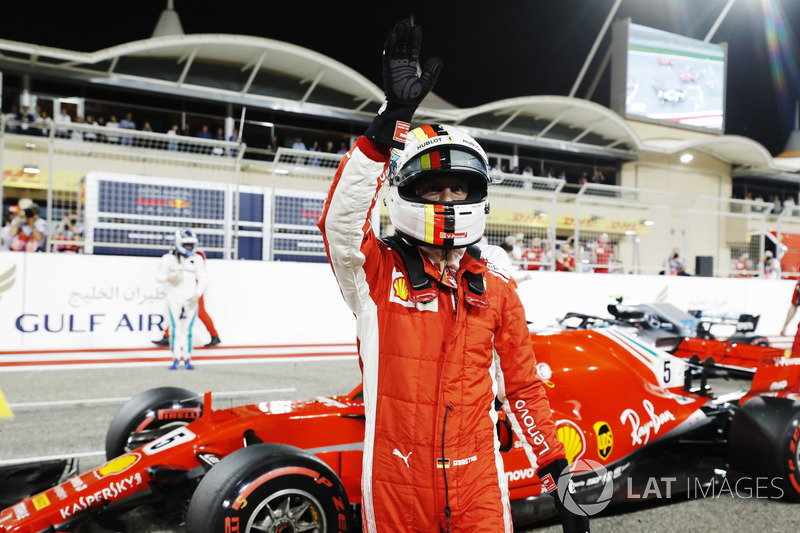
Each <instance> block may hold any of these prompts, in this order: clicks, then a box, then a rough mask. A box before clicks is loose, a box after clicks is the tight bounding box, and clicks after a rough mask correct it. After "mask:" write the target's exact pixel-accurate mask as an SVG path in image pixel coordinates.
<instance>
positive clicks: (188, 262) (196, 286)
mask: <svg viewBox="0 0 800 533" xmlns="http://www.w3.org/2000/svg"><path fill="white" fill-rule="evenodd" d="M195 246H197V237H196V236H195V235H194V233H192V232H191V231H189V230H178V231H176V232H175V245H174V246H173V247H172V249H171V250H170V251H169V252H168V253H166V254H164V255H163V256H161V262H160V263H159V265H158V272H157V273H156V281H159V282H161V283H164V284H166V286H167V291H166V292H167V307H168V311H169V327H170V330H171V331H172V335H170V351H171V352H172V366H170V367H169V368H170V370H177V369H178V367H179V366H180V362H181V360H183V363H184V365H185V366H186V369H187V370H194V366H193V365H192V327H193V326H194V320H195V318H196V317H197V307H198V305H197V304H198V301H199V300H200V297H201V296H202V295H203V293H204V292H205V290H206V266H205V261H204V260H203V258H202V257H201V256H199V255H197V254H195V253H194V247H195Z"/></svg>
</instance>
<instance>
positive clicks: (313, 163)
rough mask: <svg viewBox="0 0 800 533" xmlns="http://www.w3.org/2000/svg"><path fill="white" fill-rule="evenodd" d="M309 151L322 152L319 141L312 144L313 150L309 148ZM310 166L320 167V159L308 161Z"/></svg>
mask: <svg viewBox="0 0 800 533" xmlns="http://www.w3.org/2000/svg"><path fill="white" fill-rule="evenodd" d="M308 151H309V152H320V151H321V150H320V149H319V141H314V142H313V143H312V144H311V148H309V149H308ZM308 164H309V165H311V166H314V167H318V166H319V158H318V157H312V158H311V159H309V160H308Z"/></svg>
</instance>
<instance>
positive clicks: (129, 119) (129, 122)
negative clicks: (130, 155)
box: [119, 113, 136, 146]
mask: <svg viewBox="0 0 800 533" xmlns="http://www.w3.org/2000/svg"><path fill="white" fill-rule="evenodd" d="M119 129H121V130H135V129H136V122H134V121H133V113H127V114H126V115H125V118H123V119H122V120H121V121H120V122H119ZM122 145H123V146H131V145H133V138H131V137H123V138H122Z"/></svg>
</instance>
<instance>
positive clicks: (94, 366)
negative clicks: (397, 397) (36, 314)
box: [0, 354, 358, 373]
mask: <svg viewBox="0 0 800 533" xmlns="http://www.w3.org/2000/svg"><path fill="white" fill-rule="evenodd" d="M357 359H358V355H356V354H345V355H325V356H316V355H313V356H302V355H300V356H285V357H274V356H272V357H270V356H267V355H265V356H263V357H262V356H255V357H248V358H246V359H235V358H233V357H231V358H227V357H226V358H220V359H216V360H206V361H204V360H202V359H199V358H198V357H192V364H193V365H194V366H195V367H199V366H211V365H232V364H247V363H291V362H293V363H315V362H320V361H355V360H357ZM171 360H172V359H171V358H170V359H160V360H155V359H154V360H151V361H137V362H133V363H128V362H125V363H123V362H111V363H92V362H88V361H87V362H85V363H82V362H81V363H66V364H64V363H54V364H37V365H26V364H24V363H18V364H15V365H14V366H2V363H0V373H4V372H30V371H37V372H38V371H46V370H102V369H109V368H142V367H154V366H163V367H164V369H165V370H166V368H167V366H168V364H169V361H171ZM178 372H185V370H184V369H183V368H181V369H179V370H178Z"/></svg>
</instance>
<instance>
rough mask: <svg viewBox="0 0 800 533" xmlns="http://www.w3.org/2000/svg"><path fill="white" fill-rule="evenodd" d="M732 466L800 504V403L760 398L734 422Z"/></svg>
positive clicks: (744, 408)
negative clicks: (762, 480) (765, 482)
mask: <svg viewBox="0 0 800 533" xmlns="http://www.w3.org/2000/svg"><path fill="white" fill-rule="evenodd" d="M728 442H729V445H728V446H729V451H730V459H731V463H732V464H733V465H734V466H735V467H737V468H738V469H740V470H742V471H745V472H751V473H752V474H753V475H756V476H762V477H763V476H767V477H769V483H770V485H771V486H772V487H775V488H776V489H778V491H779V493H780V494H779V495H780V496H782V497H783V498H785V499H787V500H791V501H795V502H800V403H798V402H794V401H791V400H787V399H785V398H770V397H764V396H760V397H757V398H753V399H751V400H748V401H747V402H746V403H745V404H744V405H742V406H741V407H740V408H739V411H738V412H737V413H736V414H735V415H734V417H733V420H731V428H730V432H729V435H728Z"/></svg>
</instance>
